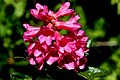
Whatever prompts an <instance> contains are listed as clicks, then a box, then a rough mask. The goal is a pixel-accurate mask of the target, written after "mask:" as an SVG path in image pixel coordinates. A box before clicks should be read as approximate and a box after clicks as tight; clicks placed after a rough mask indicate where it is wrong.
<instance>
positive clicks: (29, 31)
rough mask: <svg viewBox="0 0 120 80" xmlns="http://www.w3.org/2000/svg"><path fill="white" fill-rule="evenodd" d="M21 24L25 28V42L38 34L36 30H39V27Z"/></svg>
mask: <svg viewBox="0 0 120 80" xmlns="http://www.w3.org/2000/svg"><path fill="white" fill-rule="evenodd" d="M23 26H24V27H25V28H26V29H27V31H26V32H24V35H23V39H24V41H25V42H30V41H31V40H32V39H33V38H35V37H36V36H37V35H38V32H39V31H40V27H33V26H30V25H29V24H23Z"/></svg>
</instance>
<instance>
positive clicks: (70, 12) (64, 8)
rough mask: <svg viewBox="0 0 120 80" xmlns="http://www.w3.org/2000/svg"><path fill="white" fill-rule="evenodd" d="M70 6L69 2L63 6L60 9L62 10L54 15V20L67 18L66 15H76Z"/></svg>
mask: <svg viewBox="0 0 120 80" xmlns="http://www.w3.org/2000/svg"><path fill="white" fill-rule="evenodd" d="M69 6H70V3H69V2H65V3H63V4H62V6H61V7H60V9H59V10H58V12H56V13H55V14H54V18H55V19H57V18H59V17H61V16H66V15H73V14H75V12H74V10H73V9H68V8H69Z"/></svg>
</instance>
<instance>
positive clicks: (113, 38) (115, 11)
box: [0, 0, 120, 80]
mask: <svg viewBox="0 0 120 80" xmlns="http://www.w3.org/2000/svg"><path fill="white" fill-rule="evenodd" d="M65 1H69V2H71V6H70V8H72V9H74V10H75V11H76V13H77V14H79V15H80V17H81V18H80V20H79V22H80V23H81V25H82V29H83V30H85V31H86V34H87V35H88V36H89V38H90V39H91V46H90V51H89V53H88V54H89V55H88V63H87V65H88V66H93V67H97V68H102V69H105V70H108V71H109V72H110V74H109V75H108V76H106V77H102V78H98V79H97V80H120V29H119V27H120V0H0V80H10V74H11V73H12V72H21V73H24V74H29V73H34V72H35V71H36V69H34V68H33V67H32V66H30V65H29V63H28V62H27V61H26V60H24V58H26V57H27V53H26V52H25V50H26V49H27V44H26V43H25V42H24V41H23V38H22V36H23V33H24V31H25V29H24V27H23V23H29V24H31V25H41V23H40V21H37V20H35V19H34V18H33V17H32V16H31V15H30V13H29V10H30V9H31V8H35V4H36V3H37V2H38V3H40V4H42V5H48V8H49V9H50V10H53V11H55V12H56V11H57V10H58V9H59V7H60V5H61V3H62V2H65ZM63 19H64V20H66V19H67V18H65V17H63ZM18 57H19V58H18ZM20 57H21V58H20ZM22 57H23V58H22Z"/></svg>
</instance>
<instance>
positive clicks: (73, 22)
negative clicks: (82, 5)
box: [55, 15, 81, 31]
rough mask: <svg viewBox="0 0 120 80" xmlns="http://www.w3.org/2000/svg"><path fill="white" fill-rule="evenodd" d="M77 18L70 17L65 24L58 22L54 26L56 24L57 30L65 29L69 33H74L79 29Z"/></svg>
mask: <svg viewBox="0 0 120 80" xmlns="http://www.w3.org/2000/svg"><path fill="white" fill-rule="evenodd" d="M79 18H80V17H79V16H78V15H77V16H75V17H71V18H70V19H69V20H68V21H66V22H62V21H58V22H56V23H55V24H56V26H57V28H58V29H66V30H69V31H75V30H78V29H79V28H81V25H80V24H79V23H78V22H77V20H78V19H79Z"/></svg>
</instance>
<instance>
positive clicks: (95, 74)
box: [78, 67, 109, 80]
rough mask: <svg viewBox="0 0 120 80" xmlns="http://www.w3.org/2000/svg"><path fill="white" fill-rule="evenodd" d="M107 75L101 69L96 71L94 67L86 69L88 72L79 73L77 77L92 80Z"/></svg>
mask: <svg viewBox="0 0 120 80" xmlns="http://www.w3.org/2000/svg"><path fill="white" fill-rule="evenodd" d="M108 74H109V73H108V72H107V71H105V70H103V69H98V68H94V67H88V70H87V71H85V72H80V73H78V75H80V76H82V77H84V78H86V79H87V80H92V79H93V78H96V77H104V76H106V75H108Z"/></svg>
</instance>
